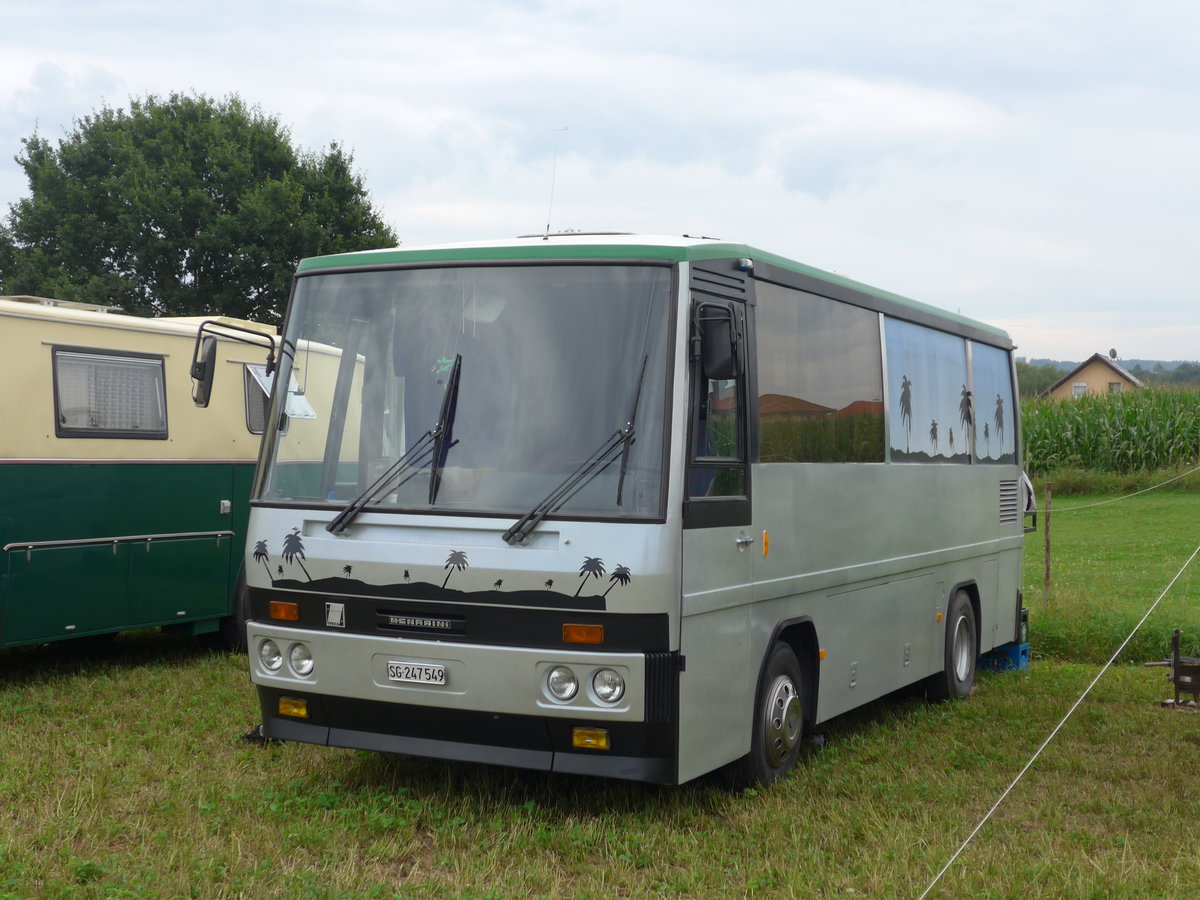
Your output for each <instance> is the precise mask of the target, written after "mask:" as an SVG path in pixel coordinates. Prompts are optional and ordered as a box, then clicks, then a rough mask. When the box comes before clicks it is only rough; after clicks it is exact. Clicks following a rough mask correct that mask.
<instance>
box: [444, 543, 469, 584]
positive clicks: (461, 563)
mask: <svg viewBox="0 0 1200 900" xmlns="http://www.w3.org/2000/svg"><path fill="white" fill-rule="evenodd" d="M468 566H470V563H469V562H467V554H466V553H465V552H463V551H462V550H451V551H450V555H449V556H447V557H446V565H445V566H443V568H445V569H448V570H449V571H448V572H446V581H449V580H450V576H451V575H453V574H454V573H455V572H461V571H462V570H463V569H465V568H467V567H468ZM446 581H443V582H442V587H445V586H446Z"/></svg>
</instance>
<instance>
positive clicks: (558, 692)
mask: <svg viewBox="0 0 1200 900" xmlns="http://www.w3.org/2000/svg"><path fill="white" fill-rule="evenodd" d="M546 689H547V690H548V691H550V694H551V695H552V696H553V697H554V698H555V699H557V700H570V699H571V698H572V697H574V696H575V693H576V692H577V691H578V690H579V679H578V678H576V677H575V673H574V672H572V671H571V670H570V669H568V668H567V667H566V666H555V667H554V668H553V669H551V670H550V671H549V672H547V673H546Z"/></svg>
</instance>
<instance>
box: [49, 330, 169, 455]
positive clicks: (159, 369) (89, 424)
mask: <svg viewBox="0 0 1200 900" xmlns="http://www.w3.org/2000/svg"><path fill="white" fill-rule="evenodd" d="M53 356H54V429H55V434H57V435H58V437H64V438H72V437H90V438H143V439H150V440H166V437H167V398H166V389H165V386H164V383H165V377H164V374H163V357H161V356H153V355H149V354H142V353H114V352H112V351H109V350H90V349H83V348H77V347H70V348H67V347H54V348H53Z"/></svg>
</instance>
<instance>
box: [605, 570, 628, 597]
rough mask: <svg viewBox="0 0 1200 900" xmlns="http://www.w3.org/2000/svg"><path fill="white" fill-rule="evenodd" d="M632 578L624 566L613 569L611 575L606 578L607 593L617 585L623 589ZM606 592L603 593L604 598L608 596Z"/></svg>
mask: <svg viewBox="0 0 1200 900" xmlns="http://www.w3.org/2000/svg"><path fill="white" fill-rule="evenodd" d="M632 578H633V576H632V575H630V574H629V569H628V568H627V567H626V566H617V567H616V568H615V569H613V573H612V574H611V575H609V576H608V591H611V590H612V589H613V588H614V587H615V586H616V585H618V584H619V585H621V587H625V585H627V584H629V582H630V581H631V580H632ZM608 591H605V592H604V596H605V597H607V596H608Z"/></svg>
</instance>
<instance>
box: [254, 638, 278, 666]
mask: <svg viewBox="0 0 1200 900" xmlns="http://www.w3.org/2000/svg"><path fill="white" fill-rule="evenodd" d="M258 661H259V662H261V663H262V665H263V668H264V669H266V670H267V671H269V672H275V671H277V670H278V669H279V667H280V666H282V665H283V653H282V652H280V650H279V645H278V644H277V643H275V642H274V641H273V640H271V639H270V638H267V639H266V640H264V641H263V642H262V643H260V644H259V645H258Z"/></svg>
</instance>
